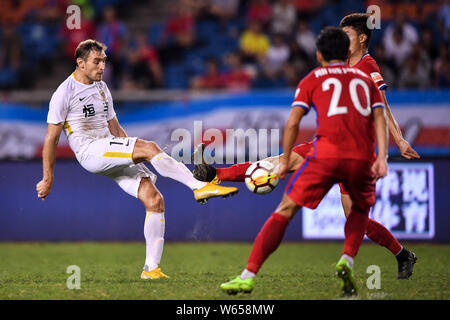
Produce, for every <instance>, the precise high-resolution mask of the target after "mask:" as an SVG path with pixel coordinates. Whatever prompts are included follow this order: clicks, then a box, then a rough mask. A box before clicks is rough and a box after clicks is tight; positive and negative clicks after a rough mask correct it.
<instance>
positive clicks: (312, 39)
mask: <svg viewBox="0 0 450 320" xmlns="http://www.w3.org/2000/svg"><path fill="white" fill-rule="evenodd" d="M295 40H296V41H297V44H298V45H299V47H300V48H302V50H303V51H305V52H306V54H307V55H308V56H309V58H314V57H315V53H316V36H315V35H314V33H313V32H312V31H311V30H310V29H309V26H308V22H307V21H306V20H300V22H299V24H298V30H297V34H296V35H295Z"/></svg>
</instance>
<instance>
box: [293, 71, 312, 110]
mask: <svg viewBox="0 0 450 320" xmlns="http://www.w3.org/2000/svg"><path fill="white" fill-rule="evenodd" d="M310 88H311V80H310V77H308V76H307V77H305V78H303V79H302V80H301V81H300V83H299V84H298V86H297V90H296V91H295V97H294V102H292V107H301V108H303V109H305V110H306V113H308V112H309V110H310V109H311V105H312V99H311V89H310Z"/></svg>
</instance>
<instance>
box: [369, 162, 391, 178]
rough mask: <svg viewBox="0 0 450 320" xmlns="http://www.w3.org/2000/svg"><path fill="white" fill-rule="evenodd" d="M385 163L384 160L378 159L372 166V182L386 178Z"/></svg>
mask: <svg viewBox="0 0 450 320" xmlns="http://www.w3.org/2000/svg"><path fill="white" fill-rule="evenodd" d="M387 172H388V169H387V161H386V159H383V158H380V157H378V158H377V159H376V160H375V162H374V163H373V165H372V176H373V178H374V181H377V180H378V179H379V178H383V177H386V176H387Z"/></svg>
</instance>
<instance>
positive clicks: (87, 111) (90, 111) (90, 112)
mask: <svg viewBox="0 0 450 320" xmlns="http://www.w3.org/2000/svg"><path fill="white" fill-rule="evenodd" d="M83 113H84V117H85V118H87V117H93V116H95V109H94V105H93V104H87V105H84V106H83Z"/></svg>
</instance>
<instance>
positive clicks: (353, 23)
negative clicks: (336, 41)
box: [339, 13, 372, 47]
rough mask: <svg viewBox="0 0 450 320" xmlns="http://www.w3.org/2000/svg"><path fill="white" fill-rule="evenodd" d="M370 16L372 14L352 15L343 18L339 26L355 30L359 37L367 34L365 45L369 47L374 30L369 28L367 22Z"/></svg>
mask: <svg viewBox="0 0 450 320" xmlns="http://www.w3.org/2000/svg"><path fill="white" fill-rule="evenodd" d="M370 16H371V14H370V13H352V14H349V15H346V16H345V17H344V18H342V20H341V23H340V24H339V26H340V27H341V28H343V27H352V28H353V29H355V31H356V33H357V34H358V36H359V35H360V34H365V35H366V37H367V39H366V41H365V42H364V44H365V45H366V46H367V47H369V43H370V39H371V38H372V29H369V27H368V26H367V21H368V20H369V18H370Z"/></svg>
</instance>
